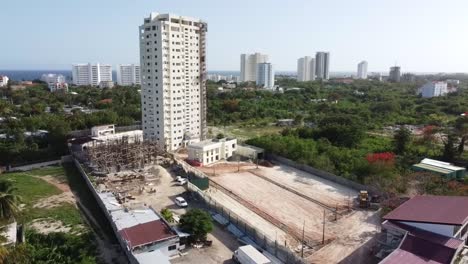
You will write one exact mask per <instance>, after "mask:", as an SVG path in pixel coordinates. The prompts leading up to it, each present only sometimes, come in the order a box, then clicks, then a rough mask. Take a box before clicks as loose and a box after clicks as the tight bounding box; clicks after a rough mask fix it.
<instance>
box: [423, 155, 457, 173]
mask: <svg viewBox="0 0 468 264" xmlns="http://www.w3.org/2000/svg"><path fill="white" fill-rule="evenodd" d="M421 163H423V164H429V165H432V166H436V167H440V168H444V169H447V170H452V171H458V170H465V168H463V167H458V166H454V165H452V164H451V163H448V162H443V161H439V160H433V159H427V158H426V159H423V160H422V161H421Z"/></svg>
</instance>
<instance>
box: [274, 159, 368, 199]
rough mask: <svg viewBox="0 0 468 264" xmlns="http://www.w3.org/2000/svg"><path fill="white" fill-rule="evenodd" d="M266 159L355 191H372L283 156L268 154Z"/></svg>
mask: <svg viewBox="0 0 468 264" xmlns="http://www.w3.org/2000/svg"><path fill="white" fill-rule="evenodd" d="M266 157H267V159H269V160H272V161H276V162H279V163H282V164H284V165H288V166H291V167H293V168H296V169H298V170H303V171H305V172H308V173H311V174H313V175H315V176H318V177H320V178H324V179H326V180H329V181H332V182H335V183H338V184H341V185H344V186H347V187H350V188H352V189H355V190H357V191H360V190H368V191H370V190H369V187H368V186H365V185H362V184H359V183H357V182H353V181H351V180H348V179H346V178H344V177H341V176H337V175H335V174H332V173H329V172H326V171H322V170H319V169H316V168H314V167H311V166H308V165H304V164H299V163H297V162H294V161H292V160H290V159H287V158H284V157H281V156H277V155H274V154H270V153H267V155H266Z"/></svg>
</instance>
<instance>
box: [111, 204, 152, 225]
mask: <svg viewBox="0 0 468 264" xmlns="http://www.w3.org/2000/svg"><path fill="white" fill-rule="evenodd" d="M110 214H111V216H112V219H113V220H114V223H115V225H116V226H117V229H118V230H122V229H124V228H129V227H132V226H136V225H139V224H144V223H148V222H151V221H157V220H159V219H160V217H159V216H158V215H157V214H156V213H155V212H154V211H153V210H151V209H143V210H130V211H126V210H117V211H112V212H111V213H110Z"/></svg>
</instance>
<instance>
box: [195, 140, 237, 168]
mask: <svg viewBox="0 0 468 264" xmlns="http://www.w3.org/2000/svg"><path fill="white" fill-rule="evenodd" d="M187 150H188V159H189V160H192V161H197V162H200V163H201V165H208V164H211V163H214V162H217V161H220V160H226V159H228V158H230V157H232V155H233V154H234V152H235V151H236V150H237V139H235V138H234V139H228V138H222V139H209V140H204V141H201V142H198V143H194V144H190V145H188V147H187Z"/></svg>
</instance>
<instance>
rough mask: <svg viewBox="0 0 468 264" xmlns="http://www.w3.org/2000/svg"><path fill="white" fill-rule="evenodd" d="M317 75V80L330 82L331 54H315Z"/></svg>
mask: <svg viewBox="0 0 468 264" xmlns="http://www.w3.org/2000/svg"><path fill="white" fill-rule="evenodd" d="M315 74H316V76H317V79H321V80H328V79H329V78H330V53H329V52H317V53H316V54H315Z"/></svg>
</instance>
